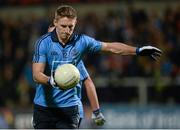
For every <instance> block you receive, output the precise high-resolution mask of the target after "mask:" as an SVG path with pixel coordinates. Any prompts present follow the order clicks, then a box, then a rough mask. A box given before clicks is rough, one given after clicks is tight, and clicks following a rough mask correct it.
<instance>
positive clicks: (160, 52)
mask: <svg viewBox="0 0 180 130" xmlns="http://www.w3.org/2000/svg"><path fill="white" fill-rule="evenodd" d="M152 48H153V50H154V51H155V52H157V53H159V54H162V51H161V50H160V49H158V48H156V47H152Z"/></svg>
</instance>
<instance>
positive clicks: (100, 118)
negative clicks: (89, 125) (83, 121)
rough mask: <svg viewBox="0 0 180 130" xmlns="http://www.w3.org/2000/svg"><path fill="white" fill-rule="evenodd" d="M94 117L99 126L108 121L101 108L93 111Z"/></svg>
mask: <svg viewBox="0 0 180 130" xmlns="http://www.w3.org/2000/svg"><path fill="white" fill-rule="evenodd" d="M92 119H93V121H94V122H95V124H96V125H98V126H102V125H104V123H105V122H106V120H105V118H104V116H103V114H102V113H101V111H100V109H97V110H95V111H93V113H92Z"/></svg>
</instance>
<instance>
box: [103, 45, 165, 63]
mask: <svg viewBox="0 0 180 130" xmlns="http://www.w3.org/2000/svg"><path fill="white" fill-rule="evenodd" d="M102 51H105V52H111V53H115V54H120V55H138V56H149V57H151V58H152V59H153V60H157V59H158V58H159V57H160V56H161V53H162V51H161V50H160V49H158V48H156V47H153V46H143V47H139V48H138V47H133V46H130V45H126V44H124V43H121V42H102Z"/></svg>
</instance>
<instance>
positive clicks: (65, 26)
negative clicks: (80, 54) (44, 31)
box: [54, 17, 77, 42]
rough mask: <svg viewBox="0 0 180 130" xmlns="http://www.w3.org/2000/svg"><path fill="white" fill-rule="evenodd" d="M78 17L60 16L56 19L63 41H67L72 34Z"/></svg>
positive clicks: (58, 32) (59, 36) (58, 31)
mask: <svg viewBox="0 0 180 130" xmlns="http://www.w3.org/2000/svg"><path fill="white" fill-rule="evenodd" d="M76 21H77V20H76V18H73V19H72V18H67V17H63V18H59V19H55V20H54V25H55V27H56V31H57V34H58V38H59V39H60V40H61V41H62V42H67V41H68V40H69V38H70V36H71V35H72V33H73V31H74V28H75V26H76Z"/></svg>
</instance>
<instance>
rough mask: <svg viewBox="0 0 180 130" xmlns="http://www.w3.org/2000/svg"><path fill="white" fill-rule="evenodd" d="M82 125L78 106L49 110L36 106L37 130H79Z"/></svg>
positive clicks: (34, 119)
mask: <svg viewBox="0 0 180 130" xmlns="http://www.w3.org/2000/svg"><path fill="white" fill-rule="evenodd" d="M79 124H80V116H79V110H78V106H72V107H61V108H49V107H42V106H39V105H34V113H33V127H34V128H35V129H77V128H79Z"/></svg>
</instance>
